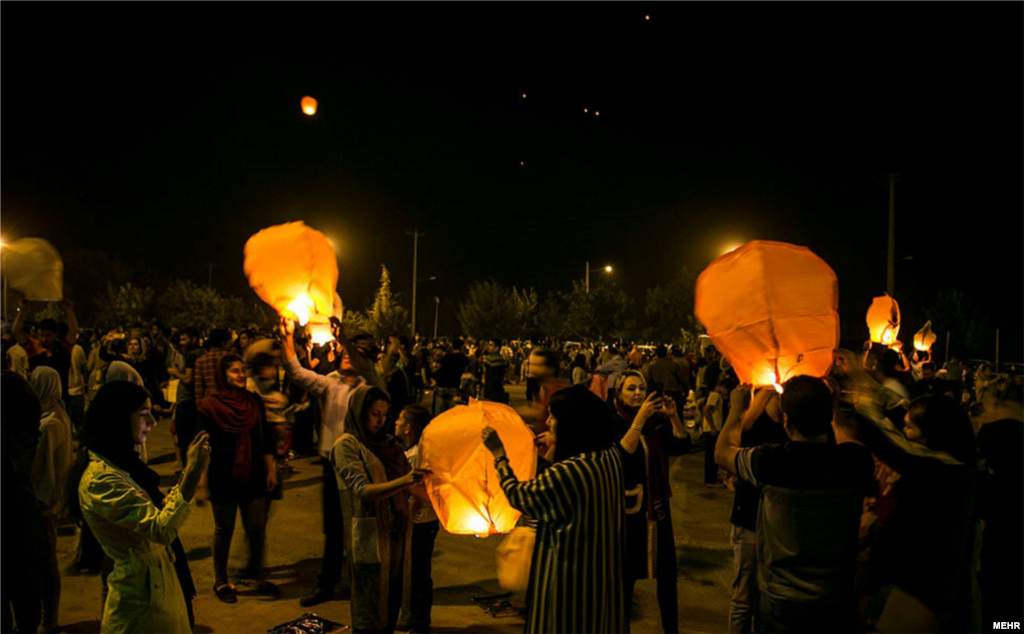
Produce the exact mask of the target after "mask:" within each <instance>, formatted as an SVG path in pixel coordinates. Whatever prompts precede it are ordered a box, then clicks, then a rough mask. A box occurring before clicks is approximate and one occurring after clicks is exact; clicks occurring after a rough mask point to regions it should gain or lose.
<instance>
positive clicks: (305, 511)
mask: <svg viewBox="0 0 1024 634" xmlns="http://www.w3.org/2000/svg"><path fill="white" fill-rule="evenodd" d="M508 389H509V391H510V392H511V394H512V401H513V404H515V403H516V401H522V398H523V389H522V387H521V386H509V388H508ZM169 427H170V425H169V424H167V423H162V424H160V425H159V426H158V427H157V428H156V430H154V432H153V433H152V434H151V435H150V438H149V452H150V464H151V466H153V468H154V469H155V470H156V471H158V472H159V473H160V474H161V475H162V476H163V482H164V485H165V486H171V485H172V484H173V483H174V481H175V479H174V473H175V472H176V471H177V470H178V469H179V468H180V467H179V464H178V462H177V459H176V457H175V455H174V450H173V445H172V439H171V435H170V429H169ZM292 464H293V466H294V467H295V473H294V474H292V475H291V476H289V477H288V479H287V480H286V482H285V485H284V499H283V500H280V501H275V502H274V506H273V507H272V509H271V517H270V522H269V525H268V527H267V535H268V539H267V561H266V565H267V566H268V568H269V571H270V580H271V581H273V582H274V583H276V584H278V585H279V586H280V588H281V590H282V595H281V597H280V598H277V599H269V598H266V597H259V596H255V595H248V596H247V595H245V594H242V595H240V596H239V600H238V603H235V604H224V603H221V602H220V601H218V600H217V598H216V597H215V596H214V594H213V562H212V556H211V545H212V538H213V517H212V512H211V509H210V505H209V504H208V503H207V504H203V505H200V506H197V507H196V508H194V509H193V510H192V512H191V515H190V516H189V518H188V520H187V522H186V523H185V526H184V527H183V528H182V530H181V532H180V537H181V541H182V543H183V544H184V545H185V550H186V552H187V553H188V558H189V561H190V563H191V569H192V575H193V577H194V578H195V581H196V586H197V588H198V590H199V596H198V597H197V598H196V599H195V604H194V605H195V613H196V628H195V631H196V632H247V633H248V632H252V633H256V632H266V631H267V630H268V629H270V628H272V627H274V626H276V625H278V624H281V623H283V622H286V621H289V620H291V619H294V618H297V617H299V616H301V615H302V614H303V613H304V612H307V611H312V612H314V613H316V614H319V615H321V616H323V617H326V618H329V619H332V620H334V621H338V622H340V623H346V624H347V623H350V621H349V603H348V601H347V598H348V597H347V591H342V589H341V588H340V587H339V591H338V593H337V595H336V599H335V600H334V601H329V602H327V603H323V604H321V605H318V606H316V607H314V608H309V609H308V610H307V609H304V608H302V607H300V606H299V599H300V598H301V597H302V596H304V595H305V594H307V593H308V592H309V591H311V590H312V588H313V585H314V582H315V580H316V576H317V574H318V573H319V570H320V560H319V556H320V555H321V554H322V549H323V539H324V537H323V533H322V530H321V518H320V514H321V511H320V508H321V506H320V505H321V502H320V488H321V480H322V477H321V466H320V465H319V462H318V460H317V459H313V458H305V459H301V460H295V461H293V462H292ZM702 469H703V452H701V451H699V449H695V451H694V453H691V454H689V455H686V456H681V457H679V458H675V459H673V464H672V469H671V479H672V492H673V499H672V512H673V520H674V525H675V527H676V551H677V556H678V560H679V605H680V609H679V614H680V627H681V629H682V631H684V632H723V631H727V630H728V620H727V617H728V608H729V594H730V588H731V578H732V549H731V548H730V546H729V511H730V508H731V504H732V494H731V493H730V492H729V491H727V490H725V489H708V488H706V487H705V486H704V485H703V471H702ZM62 532H63V533H64V534H62V535H61V536H60V538H59V544H58V551H59V552H58V555H59V557H60V561H61V565H62V569H65V570H67V568H68V565H69V564H70V562H71V561H72V559H73V557H74V552H75V547H76V545H77V543H78V536H77V533H76V532H74V529H73V528H71V527H67V528H65V529H64V530H63V531H62ZM501 539H502V538H501V537H491V538H488V539H478V538H475V537H463V536H454V535H449V534H447V533H445V532H444V531H443V530H442V531H441V534H440V535H438V538H437V546H436V549H435V551H434V569H433V578H434V587H435V589H434V609H433V613H432V618H433V630H434V631H435V632H453V633H454V632H520V631H522V628H523V619H522V618H521V617H505V618H493V617H491V616H490V615H489V614H487V613H485V612H484V611H483V610H482V609H481V608H479V607H477V606H475V605H474V604H472V603H471V602H470V598H471V597H479V596H486V595H493V594H499V593H501V589H500V588H499V587H498V583H497V580H496V578H495V563H494V551H495V549H496V548H497V547H498V545H499V544H500V543H501ZM244 552H245V543H244V531H242V527H241V522H239V523H238V524H237V525H236V528H235V538H234V543H233V550H232V562H231V564H232V570H233V571H234V570H237V569H239V568H241V566H242V564H243V557H244ZM240 589H241V588H240ZM654 590H655V584H654V582H653V581H642V582H639V583H638V584H637V592H636V596H637V600H638V601H639V605H637V606H635V607H634V610H633V620H632V624H631V628H632V631H633V632H660V631H661V625H660V619H659V613H658V606H657V602H656V600H655V596H654ZM516 599H517V601H518V602H519V603H522V602H523V597H522V596H521V595H517V597H516ZM101 607H102V606H101V605H100V579H99V576H98V575H87V574H68V573H65V574H64V577H63V594H62V597H61V612H60V623H61V630H62V631H66V632H98V631H99V624H100V623H99V620H100V616H101V613H102V609H101Z"/></svg>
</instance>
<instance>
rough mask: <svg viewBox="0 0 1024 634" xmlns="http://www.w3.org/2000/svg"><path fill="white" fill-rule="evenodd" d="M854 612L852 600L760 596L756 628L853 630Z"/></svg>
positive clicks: (777, 629)
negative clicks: (834, 601) (814, 600)
mask: <svg viewBox="0 0 1024 634" xmlns="http://www.w3.org/2000/svg"><path fill="white" fill-rule="evenodd" d="M855 614H856V608H855V606H854V603H853V601H850V602H848V603H846V604H829V603H825V604H820V603H797V602H795V601H778V600H772V599H767V598H765V597H764V596H762V597H761V600H760V601H758V602H757V631H758V632H821V633H822V634H832V633H834V632H855V631H856V625H855V623H856V619H855ZM920 631H934V630H920Z"/></svg>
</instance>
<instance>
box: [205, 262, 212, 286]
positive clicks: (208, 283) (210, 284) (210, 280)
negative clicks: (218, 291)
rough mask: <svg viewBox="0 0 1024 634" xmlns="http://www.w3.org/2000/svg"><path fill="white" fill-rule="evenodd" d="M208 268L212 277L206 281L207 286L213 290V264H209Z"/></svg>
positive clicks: (207, 264)
mask: <svg viewBox="0 0 1024 634" xmlns="http://www.w3.org/2000/svg"><path fill="white" fill-rule="evenodd" d="M206 266H207V268H209V269H210V275H209V277H208V278H207V279H206V285H207V286H209V287H210V288H213V263H212V262H207V263H206Z"/></svg>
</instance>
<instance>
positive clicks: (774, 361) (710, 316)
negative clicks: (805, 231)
mask: <svg viewBox="0 0 1024 634" xmlns="http://www.w3.org/2000/svg"><path fill="white" fill-rule="evenodd" d="M838 307H839V281H838V280H837V279H836V274H835V273H834V272H833V271H832V268H831V267H830V266H829V265H828V264H827V263H826V262H825V261H824V260H822V259H821V258H819V257H818V256H816V255H815V254H814V253H812V252H811V250H810V249H808V248H806V247H799V246H795V245H792V244H786V243H784V242H769V241H764V240H755V241H753V242H748V243H747V244H745V245H743V246H742V247H740V248H738V249H736V250H734V251H730V252H729V253H726V254H725V255H723V256H721V257H719V258H718V259H716V260H714V261H713V262H712V263H711V264H709V265H708V267H707V268H706V269H704V272H703V273H701V274H700V277H699V278H697V293H696V298H695V304H694V313H696V315H697V318H698V319H699V320H700V322H701V323H702V324H703V325H704V328H705V329H706V330H707V332H708V335H709V336H710V337H711V341H712V343H714V345H715V348H717V349H718V351H719V352H721V353H722V355H723V356H724V357H725V358H726V359H728V361H729V363H730V364H732V367H733V368H734V369H735V370H736V375H737V376H738V377H739V379H740V381H742V382H744V383H752V384H754V385H758V386H765V385H777V384H779V383H782V382H783V381H785V380H786V379H788V378H790V377H793V376H797V375H801V374H809V375H812V376H825V375H826V374H827V373H828V371H829V369H830V368H831V367H832V351H833V350H835V349H836V347H837V346H838V345H839V313H838V312H837V309H838Z"/></svg>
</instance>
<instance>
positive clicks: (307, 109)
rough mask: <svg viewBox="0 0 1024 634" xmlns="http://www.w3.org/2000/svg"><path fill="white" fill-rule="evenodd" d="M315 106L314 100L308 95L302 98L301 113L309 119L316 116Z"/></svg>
mask: <svg viewBox="0 0 1024 634" xmlns="http://www.w3.org/2000/svg"><path fill="white" fill-rule="evenodd" d="M316 105H317V101H316V99H313V98H312V97H310V96H309V95H306V96H305V97H303V98H302V111H303V112H304V113H306V114H308V115H309V116H311V117H312V116H313V115H315V114H316Z"/></svg>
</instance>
